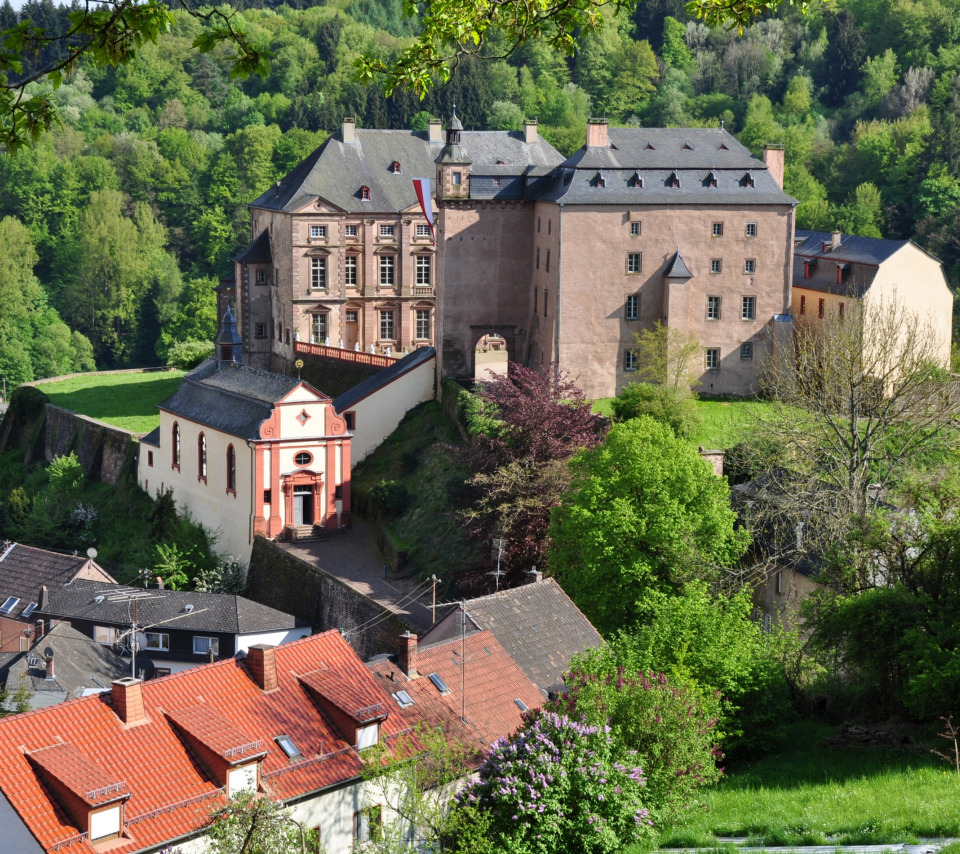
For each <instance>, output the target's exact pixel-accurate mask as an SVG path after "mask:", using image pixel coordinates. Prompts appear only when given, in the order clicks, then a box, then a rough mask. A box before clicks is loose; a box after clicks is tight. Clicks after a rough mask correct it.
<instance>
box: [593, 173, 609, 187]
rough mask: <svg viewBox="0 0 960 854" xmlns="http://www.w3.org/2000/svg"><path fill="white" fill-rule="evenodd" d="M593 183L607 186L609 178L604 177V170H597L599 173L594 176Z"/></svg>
mask: <svg viewBox="0 0 960 854" xmlns="http://www.w3.org/2000/svg"><path fill="white" fill-rule="evenodd" d="M593 183H594V185H595V186H597V187H606V186H607V179H606V178H604V177H603V172H597V174H596V175H594V176H593Z"/></svg>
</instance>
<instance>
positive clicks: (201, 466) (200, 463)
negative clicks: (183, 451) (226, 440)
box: [197, 433, 207, 480]
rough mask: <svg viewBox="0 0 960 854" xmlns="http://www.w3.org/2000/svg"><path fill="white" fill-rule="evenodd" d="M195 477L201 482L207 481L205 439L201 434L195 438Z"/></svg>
mask: <svg viewBox="0 0 960 854" xmlns="http://www.w3.org/2000/svg"><path fill="white" fill-rule="evenodd" d="M197 475H198V477H199V478H200V479H201V480H206V479H207V437H206V436H204V435H203V433H201V434H200V435H199V436H198V437H197Z"/></svg>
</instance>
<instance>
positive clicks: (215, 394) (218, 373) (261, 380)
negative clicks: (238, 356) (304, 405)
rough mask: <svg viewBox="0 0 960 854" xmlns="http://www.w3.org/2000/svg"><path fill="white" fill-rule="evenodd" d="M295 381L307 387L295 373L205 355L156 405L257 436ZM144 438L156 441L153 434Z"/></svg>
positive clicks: (234, 433) (227, 430)
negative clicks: (273, 371) (284, 374)
mask: <svg viewBox="0 0 960 854" xmlns="http://www.w3.org/2000/svg"><path fill="white" fill-rule="evenodd" d="M298 385H305V386H308V387H309V385H308V384H307V383H305V382H302V381H301V380H298V379H297V378H296V377H285V376H283V375H282V374H273V373H270V372H268V371H260V370H257V369H256V368H250V367H247V366H246V365H238V364H236V363H229V362H227V363H219V362H217V360H216V359H207V360H206V361H205V362H203V363H201V364H200V365H198V366H197V367H196V368H194V369H193V370H192V371H190V373H188V374H187V375H186V376H184V378H183V382H182V383H181V384H180V388H178V389H177V390H176V391H175V392H174V393H173V394H172V395H170V397H168V398H167V399H166V400H165V401H163V402H162V403H161V404H160V405H159V408H160V409H163V410H165V411H166V412H169V413H171V414H172V415H179V416H181V417H183V418H187V419H189V420H191V421H195V422H196V423H198V424H203V425H204V426H205V427H212V428H213V429H215V430H220V431H221V432H223V433H228V434H230V435H231V436H238V437H239V438H241V439H259V438H260V425H261V424H263V422H264V421H265V420H266V419H267V418H269V417H270V413H271V412H272V411H273V405H274V404H275V403H276V402H277V401H279V400H281V399H282V398H283V397H285V396H286V395H287V394H289V393H290V392H291V391H292V390H293V389H295V388H296V387H297V386H298ZM312 390H313V391H314V392H315V393H316V394H317V395H319V397H320V398H324V397H325V396H324V395H323V394H321V393H320V392H317V391H316V389H312ZM144 441H146V442H147V444H151V445H152V444H155V442H154V434H153V433H150V434H148V435H147V436H146V437H145V438H144Z"/></svg>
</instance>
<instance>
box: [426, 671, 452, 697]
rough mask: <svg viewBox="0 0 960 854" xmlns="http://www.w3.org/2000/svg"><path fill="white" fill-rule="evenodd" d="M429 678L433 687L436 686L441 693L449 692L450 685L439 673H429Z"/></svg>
mask: <svg viewBox="0 0 960 854" xmlns="http://www.w3.org/2000/svg"><path fill="white" fill-rule="evenodd" d="M429 679H430V681H431V682H432V683H433V687H434V688H436V689H437V690H438V691H439V692H440V693H441V694H449V693H450V687H449V686H448V685H447V683H446V682H444V681H443V679H442V678H441V677H440V674H439V673H431V674H430V676H429Z"/></svg>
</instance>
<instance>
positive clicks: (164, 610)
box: [38, 580, 297, 634]
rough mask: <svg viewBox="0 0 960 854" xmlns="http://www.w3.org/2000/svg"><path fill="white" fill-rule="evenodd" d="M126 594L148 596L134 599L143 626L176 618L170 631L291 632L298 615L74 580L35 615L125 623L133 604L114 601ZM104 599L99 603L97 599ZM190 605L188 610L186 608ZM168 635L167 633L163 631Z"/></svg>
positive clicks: (239, 599)
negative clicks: (101, 597)
mask: <svg viewBox="0 0 960 854" xmlns="http://www.w3.org/2000/svg"><path fill="white" fill-rule="evenodd" d="M129 594H150V598H149V599H147V598H144V599H139V600H138V605H137V609H138V620H139V622H140V624H141V625H150V624H153V623H158V622H160V621H161V620H169V619H170V618H171V617H178V618H179V619H177V621H176V623H171V624H170V625H169V630H170V631H173V630H177V631H205V632H222V633H223V634H250V633H253V632H270V631H279V630H281V629H292V628H295V627H296V625H297V621H296V617H293V616H292V615H290V614H285V613H283V611H277V610H276V609H274V608H269V607H267V606H266V605H261V604H259V603H258V602H253V601H251V600H250V599H246V598H244V597H243V596H236V595H234V594H232V593H197V592H191V591H186V590H155V589H151V590H144V589H143V588H142V587H121V586H117V585H110V584H102V583H99V582H96V581H82V580H81V581H74V582H73V583H72V584H70V585H68V586H66V587H62V588H61V589H60V590H57V591H51V593H50V600H49V602H48V603H47V606H46V607H45V608H43V609H38V613H41V612H42V614H43V616H45V617H54V618H57V619H63V620H70V619H76V620H92V621H95V622H96V623H98V624H99V625H129V623H130V617H131V609H132V607H133V606H132V604H131V602H130V601H129V599H122V598H117V599H114V598H112V597H115V596H119V597H122V596H124V595H129ZM100 596H103V597H104V598H103V599H102V601H100V602H97V601H96V600H97V598H98V597H100ZM190 605H192V606H193V607H192V608H190V609H189V610H188V606H190ZM164 631H167V629H164Z"/></svg>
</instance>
